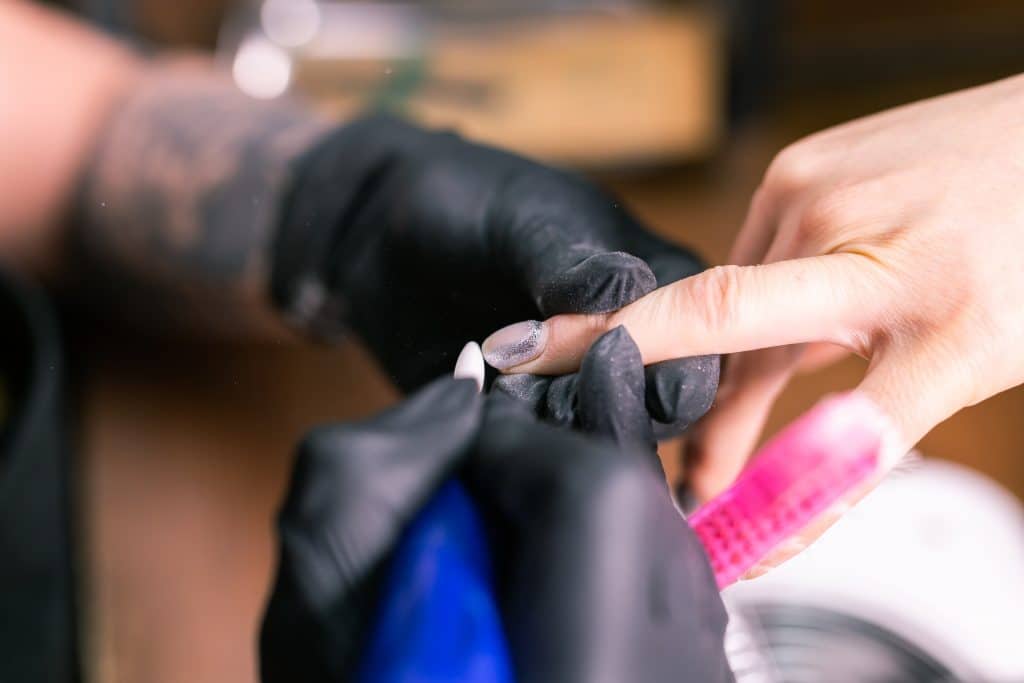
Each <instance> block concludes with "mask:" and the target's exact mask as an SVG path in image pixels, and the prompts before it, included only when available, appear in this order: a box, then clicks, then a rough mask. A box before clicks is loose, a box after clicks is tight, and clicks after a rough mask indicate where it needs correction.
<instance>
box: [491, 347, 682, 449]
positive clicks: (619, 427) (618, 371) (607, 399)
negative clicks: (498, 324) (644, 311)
mask: <svg viewBox="0 0 1024 683" xmlns="http://www.w3.org/2000/svg"><path fill="white" fill-rule="evenodd" d="M646 385H647V378H646V373H645V368H644V366H643V363H642V362H641V360H640V352H639V350H638V349H637V347H636V344H634V343H633V340H632V339H631V338H630V336H629V333H627V332H626V330H625V328H621V327H620V328H616V329H614V330H610V331H609V332H606V333H605V334H604V335H603V336H602V337H601V338H600V339H598V340H597V341H596V342H594V344H593V345H592V346H591V347H590V349H589V350H588V351H587V353H586V355H585V356H584V358H583V364H582V366H581V367H580V371H579V372H578V373H573V374H570V375H562V376H561V377H556V378H550V377H543V376H539V375H502V376H500V377H498V378H497V379H496V380H495V382H494V384H493V385H492V387H491V390H492V391H495V392H501V393H504V394H506V395H508V396H511V397H512V398H515V399H516V400H517V401H519V402H520V403H521V404H523V405H524V406H525V407H527V408H529V409H530V410H531V411H533V413H534V414H535V415H537V416H538V417H541V418H543V419H545V420H547V421H548V422H550V423H553V424H555V425H558V426H562V427H570V428H575V429H579V430H580V431H582V432H585V433H588V434H593V435H596V436H602V437H607V438H609V439H611V440H613V441H615V442H617V443H624V444H642V445H645V446H649V447H650V451H651V453H652V456H653V454H654V450H655V438H654V431H653V424H652V419H651V414H650V413H649V412H648V410H649V408H648V404H649V403H650V401H651V400H652V399H651V397H650V396H648V395H647V390H646ZM666 393H667V392H666ZM654 460H655V461H656V462H657V458H656V457H655V458H654Z"/></svg>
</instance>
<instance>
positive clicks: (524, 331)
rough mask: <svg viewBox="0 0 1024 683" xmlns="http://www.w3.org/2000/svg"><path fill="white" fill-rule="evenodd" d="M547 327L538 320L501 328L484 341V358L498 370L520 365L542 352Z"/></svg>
mask: <svg viewBox="0 0 1024 683" xmlns="http://www.w3.org/2000/svg"><path fill="white" fill-rule="evenodd" d="M547 338H548V328H547V325H545V324H544V323H542V322H540V321H539V320H526V321H523V322H519V323H515V324H513V325H509V326H508V327H503V328H501V329H500V330H498V331H497V332H495V333H494V334H492V335H491V336H490V337H488V338H487V339H485V340H484V343H483V352H484V358H485V359H486V360H487V362H488V363H489V364H490V365H491V366H492V367H495V368H497V369H498V370H506V369H508V368H512V367H515V366H517V365H522V364H523V363H526V362H528V361H531V360H533V359H534V358H536V357H537V356H539V355H540V354H541V352H542V351H544V346H545V345H546V344H547Z"/></svg>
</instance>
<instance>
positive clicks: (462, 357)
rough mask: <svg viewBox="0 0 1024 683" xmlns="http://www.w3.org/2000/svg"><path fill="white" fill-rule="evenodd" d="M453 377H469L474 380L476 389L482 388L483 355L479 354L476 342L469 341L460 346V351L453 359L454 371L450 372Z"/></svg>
mask: <svg viewBox="0 0 1024 683" xmlns="http://www.w3.org/2000/svg"><path fill="white" fill-rule="evenodd" d="M452 377H454V378H455V379H471V380H473V381H474V382H476V390H477V391H481V390H482V389H483V388H484V357H483V356H482V355H481V354H480V347H479V346H478V345H477V343H476V342H469V343H468V344H466V345H465V346H464V347H462V353H460V354H459V358H458V360H456V361H455V372H454V373H452Z"/></svg>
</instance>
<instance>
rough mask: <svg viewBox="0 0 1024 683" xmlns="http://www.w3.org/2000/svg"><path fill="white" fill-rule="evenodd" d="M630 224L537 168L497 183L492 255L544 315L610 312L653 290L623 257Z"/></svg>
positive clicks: (588, 189)
mask: <svg viewBox="0 0 1024 683" xmlns="http://www.w3.org/2000/svg"><path fill="white" fill-rule="evenodd" d="M631 222H632V219H631V218H630V217H629V216H628V214H626V213H625V211H623V210H622V209H620V208H619V207H618V206H617V205H616V204H615V203H614V202H612V201H611V200H610V199H609V198H608V197H607V196H606V195H604V194H603V193H602V192H600V191H599V190H598V189H597V188H596V187H594V186H593V185H590V184H589V183H586V182H585V181H583V180H582V179H580V178H577V177H575V176H569V175H566V174H563V173H560V172H558V171H554V170H548V169H540V168H537V169H535V170H533V171H532V172H530V173H520V174H517V175H514V176H512V177H511V178H510V179H509V180H508V182H506V183H504V184H503V186H502V188H501V190H500V192H499V194H498V195H497V196H496V198H495V200H494V202H493V203H492V213H491V215H490V218H489V223H490V226H491V230H492V234H493V236H494V239H493V242H492V243H493V249H494V250H495V251H496V252H497V253H501V254H502V258H503V260H504V261H505V266H504V267H505V268H506V269H507V270H508V271H509V272H511V273H513V274H514V276H515V277H516V278H517V279H519V281H520V282H521V284H522V285H523V286H524V287H525V288H526V289H527V290H528V291H529V292H530V294H531V296H532V298H533V300H534V302H535V303H536V304H537V308H538V309H539V310H540V311H541V312H542V313H544V314H545V315H555V314H557V313H604V312H608V311H613V310H615V309H617V308H621V307H622V306H625V305H626V304H627V303H630V302H633V301H636V300H637V299H639V298H640V297H641V296H643V295H644V294H647V293H649V292H651V291H653V290H654V289H655V287H657V281H656V279H655V276H654V273H652V272H651V269H650V267H649V266H648V264H647V263H645V262H644V261H643V260H642V259H641V258H639V257H637V256H636V255H633V254H630V253H626V251H624V247H625V244H624V243H623V241H622V238H621V236H620V235H621V234H622V233H621V231H622V228H623V227H624V226H627V225H630V224H631ZM636 229H640V230H642V228H639V226H637V228H636Z"/></svg>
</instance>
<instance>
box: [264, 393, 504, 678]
mask: <svg viewBox="0 0 1024 683" xmlns="http://www.w3.org/2000/svg"><path fill="white" fill-rule="evenodd" d="M483 403H484V401H483V398H482V397H481V396H480V394H479V393H478V391H477V387H476V384H475V383H474V382H473V381H472V380H453V379H441V380H438V381H436V382H434V383H433V384H431V385H429V386H427V387H426V388H424V389H422V390H421V391H420V392H419V393H417V394H416V395H415V396H413V397H412V398H410V399H408V400H407V401H405V402H404V403H402V404H400V405H399V406H397V407H396V408H393V409H391V410H389V411H387V412H385V413H383V414H381V415H379V416H377V417H374V418H372V419H370V420H367V421H365V422H361V423H355V424H342V425H337V426H332V427H326V428H321V429H318V430H316V431H314V432H312V433H311V434H310V435H309V436H307V437H306V439H305V440H304V441H303V443H302V446H301V447H300V449H299V455H298V459H297V461H296V464H295V471H294V473H293V475H292V481H291V483H290V486H289V489H288V496H287V499H286V501H285V504H284V507H283V508H282V509H281V512H280V514H279V516H278V523H277V531H278V538H279V542H280V548H279V553H280V554H279V565H278V570H277V578H276V581H275V584H274V589H273V592H272V594H271V597H270V603H269V605H268V606H267V611H266V614H265V615H264V619H263V627H262V631H261V633H260V670H261V678H262V680H263V682H264V683H276V682H278V681H288V682H289V683H311V682H314V681H317V682H321V681H322V682H323V683H328V682H331V683H337V682H339V681H346V680H349V677H350V676H351V675H352V672H353V671H354V670H355V667H356V666H357V665H358V658H359V655H360V654H361V652H362V646H363V643H364V640H363V639H364V637H365V636H366V634H367V631H368V630H369V627H370V625H371V623H372V619H373V616H374V612H375V608H376V602H377V585H378V582H379V581H380V580H381V579H382V578H383V575H384V572H385V570H386V567H387V560H388V558H389V556H390V554H391V552H392V550H393V548H394V545H395V543H396V541H397V540H398V538H399V536H400V535H401V532H402V530H403V529H404V527H405V525H406V524H407V523H408V522H409V521H410V520H411V519H413V517H414V516H415V515H416V513H417V512H418V511H419V509H420V508H421V507H423V505H424V503H426V501H427V500H428V499H429V498H430V497H431V495H432V494H433V492H434V491H435V490H436V489H437V487H438V486H439V485H440V484H441V482H442V481H443V480H444V479H445V478H446V477H447V476H448V475H450V474H451V473H452V470H453V468H454V467H455V465H456V463H457V462H458V461H459V460H460V459H461V458H463V457H464V456H466V455H468V453H469V450H470V448H471V447H472V445H473V443H474V441H475V439H476V436H477V432H478V430H479V427H480V420H481V416H482V408H483Z"/></svg>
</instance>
